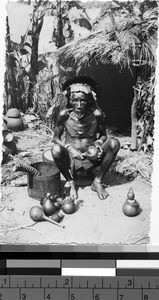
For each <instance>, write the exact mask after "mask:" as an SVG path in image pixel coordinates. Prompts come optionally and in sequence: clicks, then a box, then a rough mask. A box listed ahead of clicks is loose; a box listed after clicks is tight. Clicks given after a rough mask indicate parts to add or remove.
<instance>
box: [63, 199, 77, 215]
mask: <svg viewBox="0 0 159 300" xmlns="http://www.w3.org/2000/svg"><path fill="white" fill-rule="evenodd" d="M61 209H62V210H63V212H64V213H65V214H73V213H74V212H75V211H76V205H75V203H74V200H73V199H72V198H71V197H66V198H65V199H64V200H63V203H62V205H61Z"/></svg>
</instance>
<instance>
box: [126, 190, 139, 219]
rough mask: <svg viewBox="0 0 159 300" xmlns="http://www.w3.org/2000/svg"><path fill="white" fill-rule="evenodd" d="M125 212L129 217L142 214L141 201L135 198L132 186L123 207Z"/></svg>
mask: <svg viewBox="0 0 159 300" xmlns="http://www.w3.org/2000/svg"><path fill="white" fill-rule="evenodd" d="M122 209H123V213H124V214H125V215H126V216H128V217H135V216H137V215H139V214H140V212H141V208H140V205H139V203H138V202H137V201H136V200H135V194H134V191H133V189H132V187H130V189H129V191H128V194H127V199H126V201H125V203H124V205H123V207H122Z"/></svg>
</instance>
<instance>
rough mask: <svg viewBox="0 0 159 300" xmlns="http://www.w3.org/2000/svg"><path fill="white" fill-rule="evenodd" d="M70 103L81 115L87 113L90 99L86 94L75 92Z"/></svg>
mask: <svg viewBox="0 0 159 300" xmlns="http://www.w3.org/2000/svg"><path fill="white" fill-rule="evenodd" d="M70 103H71V105H72V107H73V110H74V112H75V113H76V114H77V115H79V116H80V115H83V114H84V113H85V111H86V108H87V103H88V100H87V98H86V95H85V94H83V93H73V94H72V95H71V99H70Z"/></svg>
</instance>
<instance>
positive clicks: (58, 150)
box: [52, 144, 77, 199]
mask: <svg viewBox="0 0 159 300" xmlns="http://www.w3.org/2000/svg"><path fill="white" fill-rule="evenodd" d="M52 156H53V158H54V161H55V164H56V166H57V167H58V169H59V170H60V172H61V173H62V175H63V176H64V177H65V179H66V181H68V182H69V185H70V196H71V197H72V198H74V199H77V192H76V189H75V184H74V181H73V176H72V174H73V170H71V160H70V156H69V152H68V150H67V149H66V148H65V147H63V146H61V145H59V144H54V146H53V147H52Z"/></svg>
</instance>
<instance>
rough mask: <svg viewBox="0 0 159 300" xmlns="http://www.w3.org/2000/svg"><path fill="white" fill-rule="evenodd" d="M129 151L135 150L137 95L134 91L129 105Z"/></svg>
mask: <svg viewBox="0 0 159 300" xmlns="http://www.w3.org/2000/svg"><path fill="white" fill-rule="evenodd" d="M131 150H132V151H136V150H137V93H136V91H135V89H134V98H133V102H132V105H131Z"/></svg>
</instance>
